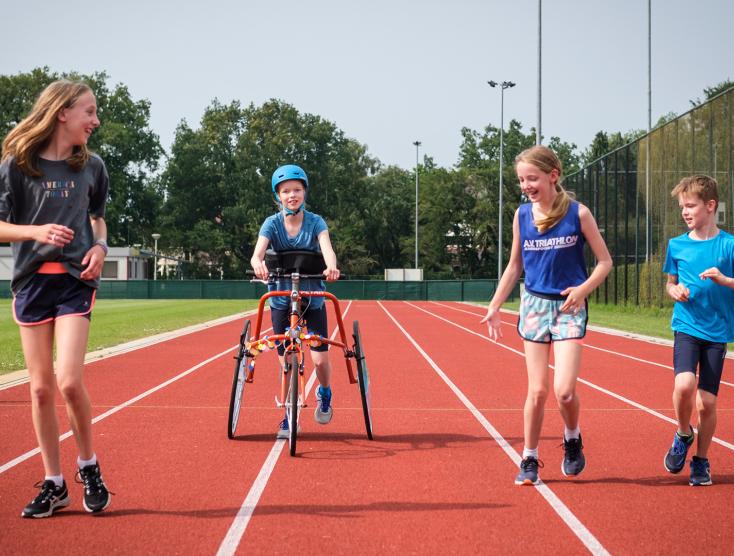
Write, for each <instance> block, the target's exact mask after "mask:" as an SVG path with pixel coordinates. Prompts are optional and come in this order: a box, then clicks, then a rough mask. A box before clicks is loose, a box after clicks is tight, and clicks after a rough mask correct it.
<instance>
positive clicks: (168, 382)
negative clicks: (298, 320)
mask: <svg viewBox="0 0 734 556" xmlns="http://www.w3.org/2000/svg"><path fill="white" fill-rule="evenodd" d="M238 345H239V344H237V345H234V346H232V347H231V348H228V349H226V350H224V351H222V352H220V353H217V354H216V355H212V356H211V357H209V358H208V359H205V360H204V361H202V362H201V363H197V364H196V365H194V366H193V367H190V368H188V369H186V370H185V371H184V372H182V373H180V374H178V375H176V376H174V377H172V378H169V379H168V380H166V381H165V382H162V383H161V384H159V385H158V386H154V387H153V388H151V389H149V390H146V391H145V392H143V393H142V394H138V395H137V396H135V397H133V398H130V399H129V400H127V401H126V402H123V403H121V404H120V405H117V406H115V407H113V408H112V409H109V410H107V411H105V412H104V413H101V414H100V415H97V416H96V417H94V418H93V419H92V425H95V424H97V423H99V422H100V421H101V420H102V419H106V418H107V417H109V416H110V415H114V414H115V413H117V412H118V411H122V410H123V409H125V408H126V407H128V406H130V405H132V404H134V403H135V402H137V401H139V400H142V399H143V398H147V397H148V396H150V395H151V394H154V393H155V392H158V390H161V389H162V388H165V387H166V386H169V385H171V384H173V383H174V382H176V381H177V380H180V379H182V378H184V377H185V376H188V375H190V374H191V373H193V372H194V371H196V370H198V369H200V368H201V367H203V366H205V365H208V364H209V363H211V362H212V361H215V360H216V359H219V358H220V357H222V356H224V355H227V354H228V353H230V352H232V350H234V349H235V348H236V347H237V346H238ZM71 435H72V432H71V431H70V430H69V431H66V432H65V433H64V434H62V435H60V436H59V442H62V441H64V440H66V439H67V438H69V437H70V436H71ZM40 453H41V449H40V448H39V447H36V448H34V449H33V450H29V451H28V452H26V453H25V454H22V455H20V456H18V457H17V458H15V459H12V460H10V461H9V462H7V463H4V464H3V465H0V475H2V474H3V473H5V472H6V471H7V470H8V469H12V468H13V467H15V466H16V465H18V464H19V463H22V462H24V461H25V460H27V459H29V458H31V457H33V456H35V455H37V454H40Z"/></svg>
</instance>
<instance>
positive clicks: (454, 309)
mask: <svg viewBox="0 0 734 556" xmlns="http://www.w3.org/2000/svg"><path fill="white" fill-rule="evenodd" d="M432 303H433V304H435V305H438V306H439V307H445V308H446V309H451V310H453V311H458V312H460V313H466V314H468V315H474V316H477V317H481V316H482V315H479V314H477V313H475V312H473V311H467V310H465V309H459V308H458V307H452V306H451V305H445V304H443V303H438V302H436V301H433V302H432ZM502 324H506V325H508V326H512V327H513V328H514V327H515V323H514V322H507V321H504V320H503V321H502ZM591 329H592V328H590V330H591ZM596 332H597V333H599V334H607V335H609V333H607V332H604V331H599V330H597V331H596ZM633 339H636V338H633ZM638 341H643V342H644V341H646V340H638ZM648 343H654V344H655V345H660V344H658V343H657V342H648ZM584 347H588V348H590V349H595V350H597V351H603V352H604V353H609V354H611V355H617V356H619V357H625V358H627V359H632V360H633V361H639V362H640V363H645V364H647V365H653V366H655V367H661V368H663V369H666V370H668V371H672V370H673V367H671V366H670V365H665V364H663V363H658V362H656V361H650V360H649V359H642V358H640V357H635V356H634V355H629V354H627V353H622V352H621V351H613V350H609V349H605V348H600V347H598V346H594V345H591V344H589V343H588V342H586V341H584ZM671 347H672V346H671ZM721 384H723V385H724V386H731V387H734V383H731V382H727V381H725V380H722V381H721Z"/></svg>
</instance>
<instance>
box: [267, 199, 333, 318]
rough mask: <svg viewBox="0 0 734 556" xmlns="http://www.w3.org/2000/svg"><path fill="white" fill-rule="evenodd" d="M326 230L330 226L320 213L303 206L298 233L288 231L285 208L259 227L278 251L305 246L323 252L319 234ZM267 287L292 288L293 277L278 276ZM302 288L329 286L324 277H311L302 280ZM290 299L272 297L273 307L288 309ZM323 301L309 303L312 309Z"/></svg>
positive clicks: (306, 248)
mask: <svg viewBox="0 0 734 556" xmlns="http://www.w3.org/2000/svg"><path fill="white" fill-rule="evenodd" d="M326 230H328V227H327V226H326V222H325V221H324V219H323V218H322V217H321V216H319V215H318V214H314V213H313V212H308V211H307V210H304V211H303V224H302V225H301V229H300V231H299V232H298V234H297V235H296V236H295V237H290V236H289V235H288V233H287V232H286V230H285V222H284V220H283V213H282V212H278V213H277V214H273V215H272V216H268V217H267V218H266V219H265V222H263V224H262V226H261V227H260V234H259V235H261V236H264V237H266V238H268V241H269V247H270V248H271V249H273V250H275V251H288V250H292V249H303V250H306V251H315V252H317V253H320V252H321V247H320V246H319V235H320V234H321V232H324V231H326ZM268 289H269V290H270V291H273V290H290V289H291V281H290V279H281V280H278V281H277V283H276V284H274V285H270V286H269V287H268ZM300 289H301V290H305V291H324V290H325V289H326V286H325V285H324V282H323V281H322V280H314V279H308V280H301V286H300ZM288 303H289V302H288V298H286V297H271V298H270V306H271V307H272V308H273V309H287V308H288ZM323 304H324V298H323V297H312V298H311V305H310V307H311V308H312V309H319V308H320V307H322V306H323Z"/></svg>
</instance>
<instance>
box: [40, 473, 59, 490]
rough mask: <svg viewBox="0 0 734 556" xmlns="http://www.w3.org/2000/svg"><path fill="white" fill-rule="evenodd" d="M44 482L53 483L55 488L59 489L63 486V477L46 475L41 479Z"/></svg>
mask: <svg viewBox="0 0 734 556" xmlns="http://www.w3.org/2000/svg"><path fill="white" fill-rule="evenodd" d="M43 480H44V481H53V482H54V484H55V485H56V486H57V487H60V486H61V485H63V484H64V476H63V475H46V476H45V477H44V479H43Z"/></svg>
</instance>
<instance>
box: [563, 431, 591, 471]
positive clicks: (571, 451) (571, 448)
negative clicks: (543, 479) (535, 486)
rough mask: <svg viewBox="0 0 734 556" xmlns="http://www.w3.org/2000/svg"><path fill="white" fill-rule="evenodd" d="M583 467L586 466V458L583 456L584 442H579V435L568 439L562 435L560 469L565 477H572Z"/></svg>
mask: <svg viewBox="0 0 734 556" xmlns="http://www.w3.org/2000/svg"><path fill="white" fill-rule="evenodd" d="M584 467H586V458H585V457H584V444H583V442H581V435H579V437H578V438H572V439H570V440H566V438H565V437H564V438H563V463H562V464H561V471H562V472H563V474H564V475H565V476H566V477H573V476H574V475H578V474H579V473H581V472H582V471H583V470H584Z"/></svg>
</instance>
